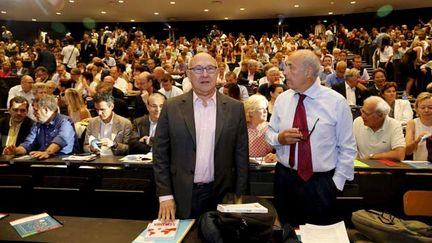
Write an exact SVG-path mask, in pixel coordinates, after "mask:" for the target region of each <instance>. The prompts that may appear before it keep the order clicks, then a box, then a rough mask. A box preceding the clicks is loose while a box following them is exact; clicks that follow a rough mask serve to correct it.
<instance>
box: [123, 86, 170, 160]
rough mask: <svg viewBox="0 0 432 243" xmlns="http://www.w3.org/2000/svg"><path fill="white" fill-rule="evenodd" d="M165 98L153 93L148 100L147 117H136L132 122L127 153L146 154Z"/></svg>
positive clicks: (151, 142)
mask: <svg viewBox="0 0 432 243" xmlns="http://www.w3.org/2000/svg"><path fill="white" fill-rule="evenodd" d="M165 100H166V97H165V96H164V95H163V94H161V93H153V94H151V95H150V96H149V98H148V104H147V110H148V111H149V114H148V115H144V116H142V117H138V118H137V119H135V120H134V121H133V132H132V137H131V139H130V140H129V153H131V154H146V153H148V152H150V150H151V147H152V145H153V137H154V135H155V131H156V127H157V122H158V120H159V116H160V112H161V110H162V106H163V104H164V103H165Z"/></svg>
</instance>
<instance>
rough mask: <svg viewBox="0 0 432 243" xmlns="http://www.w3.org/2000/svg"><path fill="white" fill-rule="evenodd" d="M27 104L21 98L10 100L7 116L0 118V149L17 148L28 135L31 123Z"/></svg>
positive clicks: (24, 99)
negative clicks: (11, 146)
mask: <svg viewBox="0 0 432 243" xmlns="http://www.w3.org/2000/svg"><path fill="white" fill-rule="evenodd" d="M28 108H29V102H28V101H27V99H26V98H24V97H22V96H16V97H14V98H13V99H11V100H10V104H9V109H8V111H9V115H6V116H4V117H2V118H0V135H1V136H0V141H1V149H2V151H3V149H4V148H5V147H6V146H10V145H13V146H17V145H19V144H21V143H22V142H24V139H25V138H26V137H27V135H28V134H29V133H30V128H31V127H32V125H33V121H32V120H31V119H30V118H29V117H28V116H27V112H28Z"/></svg>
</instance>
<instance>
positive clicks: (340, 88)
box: [332, 82, 368, 106]
mask: <svg viewBox="0 0 432 243" xmlns="http://www.w3.org/2000/svg"><path fill="white" fill-rule="evenodd" d="M332 89H333V90H335V91H336V92H338V93H339V94H341V95H343V97H345V98H346V86H345V82H342V83H338V84H335V85H333V86H332ZM355 96H356V105H357V106H362V105H363V101H364V100H365V99H366V98H367V97H368V92H367V91H362V90H360V89H359V88H356V89H355Z"/></svg>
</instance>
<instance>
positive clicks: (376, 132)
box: [353, 96, 405, 161]
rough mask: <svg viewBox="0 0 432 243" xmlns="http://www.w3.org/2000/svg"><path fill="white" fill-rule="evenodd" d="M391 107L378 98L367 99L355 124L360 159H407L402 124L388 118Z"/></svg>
mask: <svg viewBox="0 0 432 243" xmlns="http://www.w3.org/2000/svg"><path fill="white" fill-rule="evenodd" d="M389 112H390V106H389V105H388V104H387V102H385V100H383V99H382V98H381V97H378V96H371V97H369V98H367V99H366V100H365V101H364V103H363V107H362V109H361V117H357V118H356V119H355V120H354V123H353V130H354V136H355V138H356V142H357V149H358V158H360V159H393V160H399V161H401V160H403V159H404V157H405V139H404V135H403V132H402V126H401V124H400V123H399V122H398V121H396V120H395V119H393V118H391V117H389V116H388V113H389Z"/></svg>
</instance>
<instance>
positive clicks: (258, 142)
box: [244, 94, 276, 163]
mask: <svg viewBox="0 0 432 243" xmlns="http://www.w3.org/2000/svg"><path fill="white" fill-rule="evenodd" d="M267 103H268V101H267V99H266V98H265V97H264V96H262V95H260V94H255V95H252V96H251V97H249V99H247V100H246V101H245V102H244V109H245V113H246V122H247V127H248V136H249V157H260V158H262V160H263V162H266V163H271V162H276V154H274V153H273V147H272V146H270V144H268V143H267V141H266V139H265V134H266V132H267V129H268V123H267Z"/></svg>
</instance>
